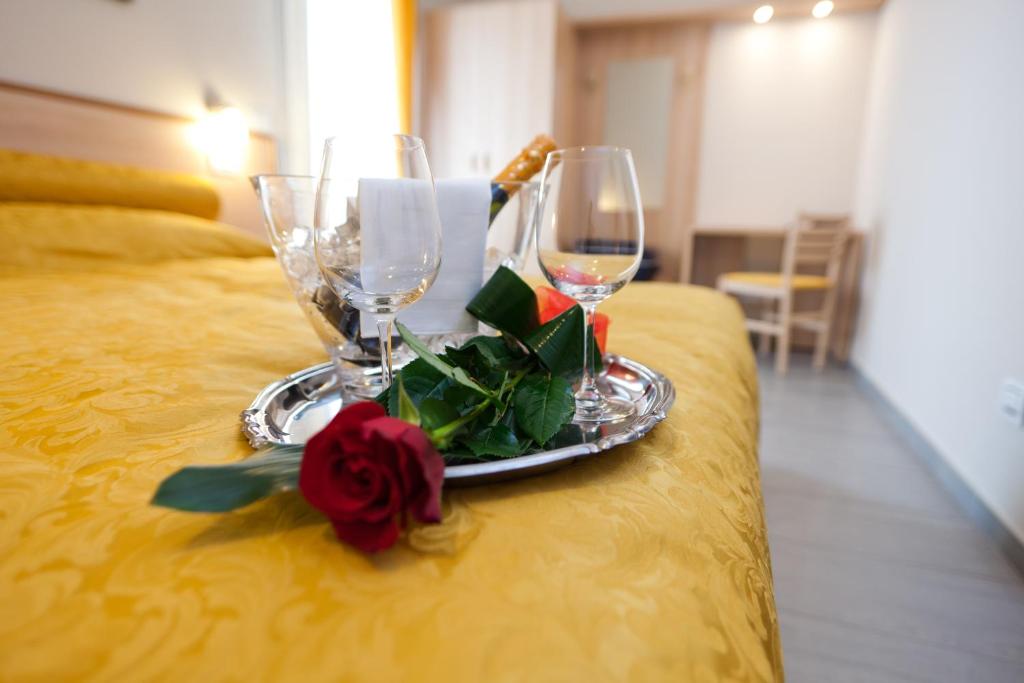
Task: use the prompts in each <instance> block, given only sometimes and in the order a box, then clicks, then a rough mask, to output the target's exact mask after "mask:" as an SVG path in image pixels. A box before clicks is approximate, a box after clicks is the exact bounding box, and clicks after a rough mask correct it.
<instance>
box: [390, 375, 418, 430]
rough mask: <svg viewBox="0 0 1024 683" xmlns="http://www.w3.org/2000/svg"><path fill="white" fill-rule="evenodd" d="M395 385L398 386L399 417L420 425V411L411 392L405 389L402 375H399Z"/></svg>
mask: <svg viewBox="0 0 1024 683" xmlns="http://www.w3.org/2000/svg"><path fill="white" fill-rule="evenodd" d="M395 386H396V387H398V419H400V420H403V421H405V422H408V423H409V424H414V425H416V426H417V427H419V426H420V411H419V410H417V409H416V404H415V403H413V402H412V399H411V398H409V394H408V393H407V392H406V391H405V385H404V384H403V383H402V376H401V375H399V376H398V378H397V382H396V384H395Z"/></svg>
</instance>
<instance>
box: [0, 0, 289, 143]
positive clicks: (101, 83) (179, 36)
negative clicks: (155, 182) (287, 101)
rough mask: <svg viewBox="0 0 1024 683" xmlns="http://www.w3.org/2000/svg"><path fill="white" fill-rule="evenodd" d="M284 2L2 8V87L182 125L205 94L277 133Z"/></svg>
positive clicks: (12, 3) (148, 1) (65, 2)
mask: <svg viewBox="0 0 1024 683" xmlns="http://www.w3.org/2000/svg"><path fill="white" fill-rule="evenodd" d="M280 2H281V0H134V1H133V2H129V3H123V2H115V1H114V0H2V1H0V79H2V80H7V81H13V82H16V83H22V84H26V85H34V86H37V87H41V88H46V89H52V90H58V91H63V92H67V93H71V94H76V95H84V96H88V97H95V98H99V99H105V100H110V101H113V102H119V103H124V104H131V105H135V106H140V107H144V108H149V109H156V110H159V111H166V112H170V113H175V114H182V115H186V116H198V115H201V114H202V113H203V112H204V111H205V106H204V99H203V98H204V90H205V89H206V88H212V89H214V90H215V91H216V92H217V93H219V94H220V96H221V97H222V98H223V99H224V100H227V101H228V102H230V103H231V104H234V105H236V106H238V107H239V108H240V109H242V111H243V112H244V113H245V114H246V115H247V117H248V119H249V123H250V127H251V128H253V129H254V130H261V131H265V132H269V133H273V134H280V133H282V132H283V131H284V104H283V99H284V98H283V96H282V92H283V86H282V47H281V32H280V28H279V26H280V17H279V14H280Z"/></svg>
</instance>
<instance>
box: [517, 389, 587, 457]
mask: <svg viewBox="0 0 1024 683" xmlns="http://www.w3.org/2000/svg"><path fill="white" fill-rule="evenodd" d="M513 410H514V411H515V416H516V425H517V426H518V427H519V428H520V429H522V430H523V431H524V432H526V433H527V434H529V435H530V437H531V438H532V439H533V440H534V441H536V442H537V443H538V444H542V445H543V444H545V443H547V441H548V440H549V439H550V438H551V437H552V436H554V435H555V434H556V433H557V432H558V430H559V429H561V428H562V425H564V424H565V423H567V422H568V421H569V420H570V419H571V418H572V415H573V412H574V410H575V404H574V401H573V396H572V386H571V385H570V384H569V383H568V382H567V381H565V380H564V379H562V378H561V377H550V378H548V377H545V376H543V375H530V376H529V377H527V378H525V379H524V380H523V381H521V382H520V383H519V386H517V387H516V392H515V396H514V399H513Z"/></svg>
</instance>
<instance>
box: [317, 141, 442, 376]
mask: <svg viewBox="0 0 1024 683" xmlns="http://www.w3.org/2000/svg"><path fill="white" fill-rule="evenodd" d="M314 222H315V228H316V229H315V231H314V251H315V253H316V260H317V263H318V265H319V266H320V271H321V272H322V273H323V275H324V278H325V279H326V280H327V283H328V284H329V285H330V286H331V288H332V289H333V290H334V291H335V293H337V295H338V296H339V297H341V298H342V299H343V300H344V301H345V302H347V303H348V304H350V305H352V306H353V307H355V308H357V309H359V311H360V312H361V313H363V314H365V315H363V316H362V317H363V318H367V317H372V319H373V320H374V321H375V322H376V327H377V334H378V336H379V338H380V340H381V345H382V348H381V354H380V355H381V386H382V388H384V389H386V388H387V387H389V386H391V379H392V365H391V336H392V326H393V323H394V320H395V315H396V314H397V313H398V311H399V310H400V309H402V308H405V307H406V306H408V305H409V304H411V303H413V302H414V301H416V300H417V299H419V298H420V297H421V296H423V294H424V292H426V291H427V289H428V288H429V287H430V285H431V284H432V283H433V282H434V278H435V277H437V272H438V270H439V269H440V267H441V219H440V217H439V216H438V212H437V198H436V196H435V194H434V181H433V178H432V177H431V175H430V167H429V166H428V165H427V155H426V152H425V150H424V146H423V141H422V140H420V139H419V138H416V137H413V136H411V135H389V136H384V137H380V138H371V139H363V140H360V141H358V143H357V144H349V143H346V142H345V141H343V140H341V139H340V138H328V139H327V141H326V143H325V145H324V159H323V172H322V174H321V176H320V183H319V186H318V188H317V196H316V215H315V218H314ZM363 331H364V333H365V332H367V330H366V329H365V328H364V330H363Z"/></svg>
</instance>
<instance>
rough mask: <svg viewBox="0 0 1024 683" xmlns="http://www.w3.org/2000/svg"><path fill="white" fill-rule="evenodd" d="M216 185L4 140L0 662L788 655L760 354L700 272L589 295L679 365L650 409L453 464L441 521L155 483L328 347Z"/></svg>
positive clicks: (672, 665) (739, 662) (176, 670)
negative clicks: (344, 520)
mask: <svg viewBox="0 0 1024 683" xmlns="http://www.w3.org/2000/svg"><path fill="white" fill-rule="evenodd" d="M5 155H6V156H5ZM4 174H7V178H6V180H5V178H4ZM14 176H18V177H19V178H21V180H20V181H19V182H11V181H10V178H11V177H14ZM112 179H113V180H112ZM111 182H115V183H116V184H117V186H116V187H115V188H113V189H111V187H110V183H111ZM19 183H20V184H19ZM41 185H45V186H46V187H45V188H44V189H42V190H40V186H41ZM72 187H73V188H76V189H74V191H70V190H69V188H72ZM5 188H6V189H5ZM18 188H20V189H18ZM47 188H48V189H47ZM140 197H142V198H143V199H139V198H140ZM216 202H217V197H216V195H215V193H214V192H213V190H212V189H211V188H210V187H209V186H207V185H205V184H204V183H203V182H202V181H200V180H198V179H195V178H190V177H187V176H167V175H164V174H157V173H152V172H145V171H139V170H135V169H124V168H120V169H119V168H113V167H105V166H102V165H98V164H75V163H71V162H67V161H64V160H56V159H50V158H46V157H38V156H26V155H21V156H18V155H16V154H14V153H11V152H0V239H2V240H3V245H4V247H3V249H2V250H0V329H2V330H3V334H2V335H0V358H2V359H3V362H2V367H0V643H3V644H2V645H0V680H5V681H7V680H11V681H54V680H131V681H150V680H209V681H214V680H239V681H241V680H247V681H250V680H253V681H255V680H274V681H289V680H296V681H299V680H301V681H320V680H323V681H339V680H345V681H386V680H388V681H390V680H394V681H398V680H402V681H500V680H587V681H602V680H632V681H655V680H674V681H774V680H781V679H782V662H781V649H780V644H779V636H778V626H777V620H776V610H775V604H774V598H773V594H772V579H771V567H770V562H769V553H768V546H767V540H766V535H765V525H764V514H763V505H762V500H761V493H760V485H759V478H758V461H757V434H758V405H757V383H756V369H755V365H754V359H753V357H752V354H751V352H750V349H749V345H748V343H747V341H746V336H745V333H744V330H743V318H742V316H741V314H740V311H739V309H738V307H737V306H736V305H735V304H734V303H733V302H732V301H730V300H729V299H727V298H725V297H724V296H721V295H719V294H717V293H715V292H713V291H710V290H707V289H702V288H694V287H682V286H675V285H666V284H653V283H636V284H633V285H631V286H630V287H627V288H626V289H625V290H623V291H622V292H621V293H619V294H617V295H616V296H615V297H613V298H612V299H611V300H610V301H609V302H608V303H607V304H606V305H605V306H604V310H605V311H606V312H607V313H609V314H610V315H611V317H612V319H613V325H612V329H611V336H610V342H609V343H610V346H611V348H612V350H614V351H617V352H621V353H625V354H627V355H629V356H631V357H634V358H636V359H637V360H639V361H641V362H643V363H646V364H649V365H651V366H652V367H655V368H657V369H658V370H660V371H662V372H664V373H665V374H667V375H668V376H669V377H670V378H671V379H672V380H673V381H674V382H675V385H676V388H677V391H678V399H677V401H676V404H675V407H674V408H673V410H672V411H671V413H670V415H669V417H668V419H667V420H666V421H665V422H664V423H662V424H661V425H659V426H658V427H657V428H656V429H655V430H654V432H653V433H652V434H651V435H650V436H649V437H648V438H647V439H644V440H642V441H641V442H638V443H636V444H631V445H628V446H624V447H621V448H618V449H616V450H614V451H611V452H609V453H607V454H604V455H602V456H600V457H598V458H595V459H593V460H590V461H586V462H581V463H579V464H577V465H574V466H572V467H569V468H567V469H565V470H561V471H558V472H555V473H552V474H548V475H544V476H541V477H536V478H532V479H526V480H522V481H519V482H512V483H506V484H501V485H492V486H487V487H480V488H473V489H459V490H452V491H448V492H446V493H445V499H444V522H443V524H441V525H439V526H436V527H426V528H422V529H418V530H415V531H413V532H412V533H411V534H409V536H408V537H407V538H405V539H404V540H403V541H402V542H401V543H400V544H399V545H398V546H397V547H396V548H394V549H392V550H390V551H388V552H386V553H384V554H381V555H378V556H372V557H371V556H366V555H362V554H359V553H357V552H355V551H353V550H351V549H349V548H346V547H345V546H342V545H340V544H339V543H337V542H336V540H335V539H334V538H333V535H332V534H331V532H330V529H329V527H328V525H327V524H326V523H325V521H324V520H323V518H322V517H320V516H319V515H318V514H317V513H316V512H315V511H313V510H311V509H310V508H309V507H308V506H307V505H305V504H304V502H303V501H302V499H301V498H300V497H299V496H297V495H285V496H282V497H278V498H275V499H272V500H269V501H265V502H263V503H257V504H255V505H253V506H250V507H249V508H246V509H244V510H241V511H239V512H237V513H233V514H228V515H197V514H188V513H182V512H176V511H171V510H167V509H162V508H156V507H152V506H150V505H149V500H150V498H151V496H152V494H153V492H154V490H155V488H156V486H157V484H158V482H159V481H160V480H161V479H162V478H163V477H166V476H167V475H169V474H171V473H172V472H174V471H175V470H177V469H178V468H180V467H182V466H184V465H186V464H196V463H221V462H227V461H231V460H236V459H240V458H244V457H246V456H247V455H249V454H250V453H251V450H250V448H249V447H248V446H247V444H246V442H245V440H244V439H243V438H242V436H241V434H240V432H239V423H238V413H239V411H240V410H241V409H242V408H243V407H245V406H246V405H247V404H248V403H249V401H250V400H251V399H252V397H253V395H254V394H255V393H256V392H257V391H258V390H259V389H260V388H262V387H263V386H264V385H266V384H267V383H269V382H271V381H273V380H275V379H278V378H280V377H281V376H283V375H286V374H288V373H290V372H292V371H294V370H297V369H299V368H303V367H306V366H309V365H311V364H314V363H317V362H321V361H323V360H324V358H323V350H322V347H321V346H320V345H319V343H318V342H317V340H316V338H315V336H314V334H313V332H312V331H311V330H310V329H309V328H308V327H307V325H306V323H305V321H304V319H303V317H302V315H301V312H300V311H299V309H298V308H297V307H296V306H295V304H294V302H293V300H292V298H291V296H290V294H289V292H288V291H287V288H286V286H285V283H284V281H283V278H282V277H281V275H280V273H279V272H278V268H277V265H276V263H275V261H274V260H273V258H272V256H271V254H270V251H269V249H268V248H267V247H266V246H265V245H264V244H263V243H262V242H260V241H258V240H256V239H254V238H252V237H249V236H247V235H245V234H243V233H241V232H240V231H237V230H235V229H233V228H231V227H230V226H227V225H224V224H221V223H217V222H216V221H213V220H210V218H211V216H212V215H216V211H215V210H214V209H211V207H215V206H216Z"/></svg>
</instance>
